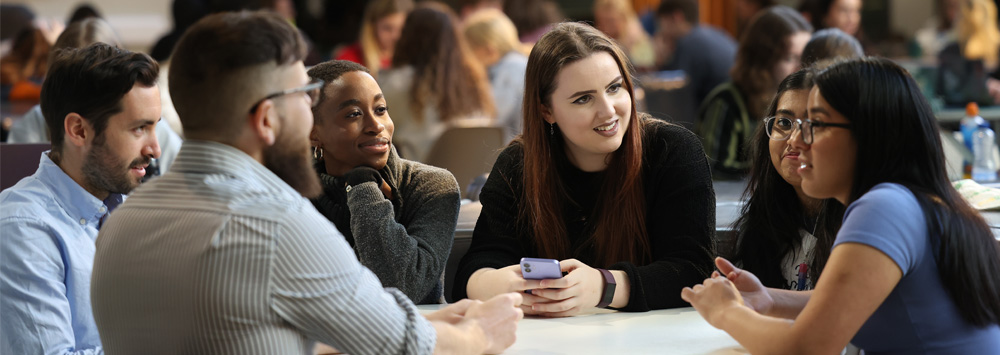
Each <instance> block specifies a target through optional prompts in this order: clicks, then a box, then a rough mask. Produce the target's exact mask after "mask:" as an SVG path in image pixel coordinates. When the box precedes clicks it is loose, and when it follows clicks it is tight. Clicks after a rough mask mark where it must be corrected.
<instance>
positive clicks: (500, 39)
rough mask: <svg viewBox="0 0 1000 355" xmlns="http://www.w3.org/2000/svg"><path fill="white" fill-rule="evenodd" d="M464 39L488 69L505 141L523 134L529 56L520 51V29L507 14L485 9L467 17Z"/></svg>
mask: <svg viewBox="0 0 1000 355" xmlns="http://www.w3.org/2000/svg"><path fill="white" fill-rule="evenodd" d="M463 34H464V35H465V40H466V42H468V44H469V48H471V49H472V53H473V54H474V55H475V56H476V59H477V60H479V63H481V64H482V65H483V67H485V68H486V70H487V71H486V73H487V77H488V78H489V81H490V89H492V90H491V92H492V93H493V102H494V103H495V104H496V105H495V106H496V110H497V115H496V125H498V126H501V127H503V128H504V134H505V139H504V142H509V141H510V140H511V139H514V137H515V136H517V135H519V134H521V121H522V119H521V116H522V113H521V107H522V106H521V101H522V98H523V97H524V71H525V68H527V66H528V57H527V56H526V55H524V53H521V51H520V48H521V42H520V41H518V39H517V29H516V28H514V23H513V22H511V21H510V19H509V18H507V15H504V13H503V12H502V11H500V10H497V9H485V10H480V11H477V12H475V13H473V14H471V15H470V16H469V17H468V18H466V20H465V28H464V30H463Z"/></svg>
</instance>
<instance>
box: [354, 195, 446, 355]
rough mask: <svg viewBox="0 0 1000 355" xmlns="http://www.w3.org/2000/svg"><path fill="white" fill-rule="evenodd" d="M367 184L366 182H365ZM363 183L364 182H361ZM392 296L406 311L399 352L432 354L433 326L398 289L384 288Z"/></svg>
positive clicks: (434, 337)
mask: <svg viewBox="0 0 1000 355" xmlns="http://www.w3.org/2000/svg"><path fill="white" fill-rule="evenodd" d="M366 184H367V183H366ZM362 185H364V184H362ZM386 292H388V293H389V294H390V295H392V297H394V298H395V299H396V303H398V304H399V306H400V307H401V308H403V311H404V312H406V334H405V335H404V339H403V346H402V349H399V350H401V351H400V353H404V354H432V353H434V346H435V343H436V342H437V332H436V331H435V330H434V326H432V325H431V323H430V322H429V321H428V320H427V318H424V316H422V315H421V314H420V311H418V310H417V307H416V306H414V305H413V302H410V299H409V298H407V297H406V295H404V294H403V293H402V292H400V291H398V290H392V289H386Z"/></svg>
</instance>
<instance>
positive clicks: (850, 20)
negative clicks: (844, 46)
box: [808, 0, 861, 37]
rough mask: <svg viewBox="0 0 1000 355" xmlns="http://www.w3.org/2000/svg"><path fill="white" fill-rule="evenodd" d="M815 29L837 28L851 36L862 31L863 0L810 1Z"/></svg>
mask: <svg viewBox="0 0 1000 355" xmlns="http://www.w3.org/2000/svg"><path fill="white" fill-rule="evenodd" d="M808 1H810V2H811V3H812V5H813V7H812V9H811V11H810V14H811V20H812V25H813V28H815V29H817V30H821V29H824V28H827V27H836V28H839V29H840V30H841V31H844V32H846V33H847V34H849V35H851V36H855V37H857V36H858V32H859V31H860V30H861V0H808Z"/></svg>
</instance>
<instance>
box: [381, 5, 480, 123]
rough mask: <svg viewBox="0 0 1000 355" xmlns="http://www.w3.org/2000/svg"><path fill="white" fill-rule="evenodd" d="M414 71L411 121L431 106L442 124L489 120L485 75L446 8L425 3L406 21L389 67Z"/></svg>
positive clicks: (448, 9) (454, 18)
mask: <svg viewBox="0 0 1000 355" xmlns="http://www.w3.org/2000/svg"><path fill="white" fill-rule="evenodd" d="M406 65H411V66H413V69H414V74H413V87H412V88H411V90H410V95H411V98H412V105H413V106H412V107H410V110H412V111H413V114H414V117H416V119H417V120H422V119H423V118H424V117H423V112H424V107H426V106H428V105H432V106H435V107H436V108H437V109H438V112H439V113H440V114H441V120H442V121H450V120H452V119H457V118H464V117H470V116H476V115H486V116H488V117H493V115H494V107H493V96H492V95H491V93H490V87H489V81H488V79H487V78H486V70H485V69H484V68H483V66H482V65H480V64H479V62H477V61H476V59H475V57H473V55H472V51H471V50H470V49H469V48H468V45H466V43H465V38H464V37H462V36H461V35H460V33H459V25H458V17H457V16H455V13H454V11H452V10H451V8H449V7H448V6H447V5H444V4H441V3H437V2H424V3H421V4H420V5H418V6H417V8H416V9H415V10H413V12H410V14H409V15H408V16H407V17H406V24H405V25H403V33H402V35H401V36H400V37H399V42H396V50H395V53H394V54H393V57H392V67H393V68H401V67H403V66H406Z"/></svg>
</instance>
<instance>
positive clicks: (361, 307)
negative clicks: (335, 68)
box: [92, 12, 522, 354]
mask: <svg viewBox="0 0 1000 355" xmlns="http://www.w3.org/2000/svg"><path fill="white" fill-rule="evenodd" d="M305 49H306V47H305V45H304V43H303V41H302V38H301V36H300V35H299V33H298V31H296V30H295V29H294V28H293V27H292V26H291V25H289V23H288V22H287V21H285V20H283V19H281V18H280V17H279V16H277V15H276V14H273V13H268V12H240V13H221V14H216V15H211V16H208V17H206V18H204V19H202V20H201V21H199V22H198V23H197V24H195V25H194V26H192V27H191V28H189V29H188V30H187V32H186V33H185V34H184V36H183V37H182V38H181V40H180V42H178V44H177V47H176V48H175V50H174V54H173V56H172V59H171V69H170V80H169V82H170V84H169V85H170V94H171V95H170V96H171V97H172V98H173V100H174V105H175V106H176V108H177V113H178V114H179V116H180V119H181V123H182V125H183V126H184V135H185V137H186V138H187V140H185V141H184V143H183V145H182V146H181V150H180V152H179V153H178V155H177V159H176V160H175V162H174V165H173V167H172V168H171V171H169V172H167V174H165V175H163V176H161V177H159V178H157V179H156V180H153V181H151V182H150V183H149V184H147V185H145V186H143V188H142V189H140V190H139V191H136V193H135V194H133V195H132V196H131V197H130V198H129V201H128V202H127V203H126V204H124V205H122V206H121V207H120V208H119V210H118V211H117V212H115V215H113V216H112V217H111V219H110V220H109V221H108V225H107V226H106V227H105V228H104V229H103V230H102V231H101V236H100V238H98V242H97V256H96V258H95V261H94V276H93V279H92V282H93V287H92V288H93V304H94V318H95V319H96V321H97V325H98V327H99V328H100V330H101V340H102V341H103V343H104V345H105V347H106V349H107V350H108V352H113V353H121V354H137V353H144V352H148V351H150V350H151V349H152V350H155V351H156V352H160V353H168V354H173V353H191V354H237V353H239V354H244V353H247V354H311V353H312V351H313V345H314V343H315V342H316V341H320V342H323V343H326V344H329V345H331V346H334V347H336V348H337V349H338V350H341V351H344V352H346V353H350V354H403V353H406V354H426V353H431V352H432V351H434V352H454V353H483V352H490V353H499V352H501V351H503V350H504V349H506V348H507V347H508V346H510V345H511V344H512V343H513V341H514V331H515V329H516V323H517V320H518V319H520V318H521V317H522V313H521V310H520V308H519V305H520V302H521V297H520V295H518V294H506V295H501V296H497V298H494V299H491V300H489V301H486V302H477V301H468V300H466V301H463V302H459V303H456V304H453V305H450V306H447V307H444V308H443V309H441V310H439V311H438V312H435V313H432V314H429V315H427V316H426V318H425V317H423V316H421V315H420V313H418V312H417V309H416V308H415V307H414V306H413V304H412V303H411V302H410V300H409V299H407V298H406V296H405V295H403V294H402V293H400V292H399V291H397V290H394V289H383V288H382V285H381V284H380V283H379V282H378V279H377V278H376V277H375V275H374V274H373V273H372V272H371V271H369V270H368V269H366V268H364V267H363V266H362V265H361V264H360V263H359V262H358V260H357V259H356V258H355V256H354V252H353V251H352V249H351V247H350V246H349V245H348V244H347V242H346V241H345V240H344V238H343V236H342V235H340V233H338V232H337V229H336V227H334V226H333V225H332V224H331V223H330V222H329V221H328V220H327V219H326V218H325V217H323V216H322V215H321V214H320V213H319V212H317V211H316V209H315V208H314V207H313V206H312V204H311V203H310V202H309V200H308V199H306V198H305V197H312V196H316V195H317V194H318V193H319V190H320V185H319V181H318V178H317V177H316V174H315V173H313V172H312V168H311V159H310V152H309V132H310V130H311V129H312V124H313V116H312V111H311V109H312V106H313V103H315V102H317V99H318V95H319V88H320V87H322V85H323V84H322V81H310V80H309V77H308V75H307V74H306V70H305V66H304V65H303V62H302V60H303V58H305Z"/></svg>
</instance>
